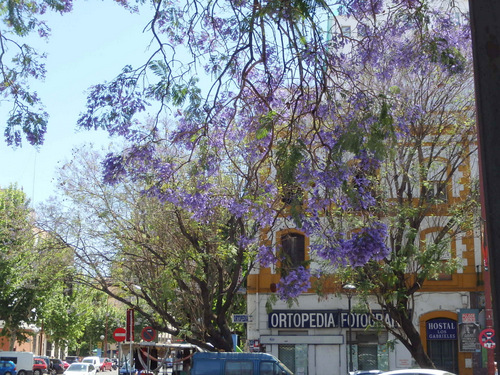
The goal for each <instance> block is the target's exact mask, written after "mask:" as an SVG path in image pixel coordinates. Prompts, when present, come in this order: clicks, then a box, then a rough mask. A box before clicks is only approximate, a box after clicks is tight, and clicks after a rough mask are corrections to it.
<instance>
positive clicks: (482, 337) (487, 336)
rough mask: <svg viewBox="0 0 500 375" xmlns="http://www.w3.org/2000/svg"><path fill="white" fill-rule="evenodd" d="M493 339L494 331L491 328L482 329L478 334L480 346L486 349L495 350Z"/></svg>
mask: <svg viewBox="0 0 500 375" xmlns="http://www.w3.org/2000/svg"><path fill="white" fill-rule="evenodd" d="M493 337H495V330H494V329H493V328H486V329H483V330H482V331H481V333H480V334H479V342H480V343H481V346H482V347H483V348H486V349H495V347H496V343H495V339H494V338H493Z"/></svg>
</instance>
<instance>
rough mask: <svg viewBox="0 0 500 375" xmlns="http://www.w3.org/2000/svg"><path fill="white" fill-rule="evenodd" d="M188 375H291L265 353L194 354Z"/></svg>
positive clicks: (291, 374) (278, 362) (276, 360)
mask: <svg viewBox="0 0 500 375" xmlns="http://www.w3.org/2000/svg"><path fill="white" fill-rule="evenodd" d="M192 364H193V365H192V368H191V372H190V375H293V373H292V372H291V371H290V370H289V369H288V368H287V367H286V366H285V365H284V364H283V363H281V362H280V361H279V360H278V359H277V358H275V357H273V356H272V355H271V354H266V353H194V355H193V358H192Z"/></svg>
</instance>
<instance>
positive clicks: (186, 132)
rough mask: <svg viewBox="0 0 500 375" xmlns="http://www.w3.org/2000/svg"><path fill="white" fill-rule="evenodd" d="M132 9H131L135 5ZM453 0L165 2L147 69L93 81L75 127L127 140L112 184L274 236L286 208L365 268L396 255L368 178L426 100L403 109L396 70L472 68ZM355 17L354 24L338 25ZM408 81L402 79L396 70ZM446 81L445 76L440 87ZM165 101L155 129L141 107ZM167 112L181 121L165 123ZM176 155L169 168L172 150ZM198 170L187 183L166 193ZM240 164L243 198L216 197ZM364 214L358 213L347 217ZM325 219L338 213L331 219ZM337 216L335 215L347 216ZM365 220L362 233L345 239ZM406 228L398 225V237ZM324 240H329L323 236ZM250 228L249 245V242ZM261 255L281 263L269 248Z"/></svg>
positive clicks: (108, 164) (113, 161)
mask: <svg viewBox="0 0 500 375" xmlns="http://www.w3.org/2000/svg"><path fill="white" fill-rule="evenodd" d="M122 3H123V4H124V5H125V6H129V7H130V6H131V4H127V3H126V2H125V1H124V2H122ZM460 4H462V2H456V1H451V0H442V1H439V0H436V1H431V0H371V1H366V0H333V1H331V2H324V1H321V0H312V1H305V0H293V1H288V2H283V1H273V0H271V1H265V0H255V1H246V0H217V1H212V2H204V1H197V0H185V1H182V2H172V1H168V0H156V1H152V2H151V3H149V2H148V3H141V4H139V9H140V6H152V7H154V8H155V10H156V12H155V14H154V17H153V19H152V20H151V22H150V23H149V24H148V30H149V31H150V32H151V35H152V41H153V45H155V46H156V47H157V49H156V50H154V51H153V52H152V54H151V57H150V59H149V60H147V61H145V64H144V65H143V66H141V67H131V66H128V65H126V62H124V65H125V67H124V69H123V71H122V72H121V73H120V74H119V75H118V76H117V77H116V79H113V80H111V81H110V82H108V83H103V84H99V85H96V86H94V87H92V88H91V90H90V94H89V96H88V102H87V108H86V109H85V110H84V111H83V112H82V114H81V117H80V119H79V121H78V125H79V126H80V127H83V128H86V129H94V128H96V129H97V128H103V129H106V130H108V131H109V133H110V134H111V135H115V136H121V137H123V138H124V139H125V140H126V141H127V142H128V144H129V145H130V146H129V147H128V148H127V149H126V150H124V151H122V152H118V153H112V154H109V155H108V157H107V159H106V161H105V163H104V167H105V173H104V180H105V181H106V182H107V183H109V184H111V185H113V184H118V183H119V182H120V181H121V180H122V179H124V178H131V179H134V180H140V181H143V182H145V183H146V187H147V189H146V190H147V192H148V193H149V194H152V195H154V196H156V197H157V198H158V199H159V200H160V201H162V202H169V203H171V204H174V205H177V206H178V207H182V209H184V210H186V212H191V213H193V218H195V219H196V220H198V221H199V222H200V223H203V222H204V220H207V218H209V217H210V215H211V214H212V209H213V207H214V204H216V205H217V207H223V208H225V209H227V210H228V211H229V212H231V213H232V214H233V215H235V217H236V219H238V220H243V221H245V222H246V221H250V220H254V221H256V225H257V226H258V227H259V228H262V229H266V232H265V233H269V235H272V233H273V231H272V227H273V224H274V223H275V222H276V220H277V219H278V218H279V217H282V216H283V215H290V216H291V217H292V218H293V219H294V221H295V225H296V226H297V227H300V228H301V229H302V230H303V231H304V232H305V234H306V235H307V236H309V237H310V238H318V239H319V240H318V243H317V244H315V247H314V248H313V249H312V250H313V251H315V253H316V255H317V256H318V257H319V258H322V259H324V260H325V261H327V262H329V264H333V265H335V266H338V265H355V266H363V265H364V264H366V263H367V262H369V261H371V260H374V261H378V260H383V259H385V258H386V257H387V256H388V255H389V252H390V251H389V248H388V246H387V237H388V233H389V232H390V230H391V228H389V227H388V223H387V222H385V221H384V219H383V217H381V215H379V214H377V213H376V211H377V210H375V209H374V208H375V207H377V199H376V198H377V196H376V195H375V192H374V190H373V189H370V188H368V185H367V184H368V179H367V178H366V176H372V175H373V174H374V171H376V170H377V169H379V167H380V166H381V163H382V162H383V161H384V160H386V159H387V157H388V156H390V155H389V151H390V146H391V145H393V144H394V143H391V142H394V140H399V139H401V138H402V137H403V136H406V135H407V134H409V130H408V129H411V126H410V125H411V124H412V123H413V122H414V121H415V118H417V119H418V118H419V117H420V116H421V110H422V103H419V102H418V101H410V102H408V103H407V105H405V106H401V105H399V102H398V101H401V100H402V97H401V96H400V95H399V94H398V87H393V85H394V77H398V75H403V73H402V72H404V73H405V74H406V78H407V79H408V80H409V81H408V82H407V83H408V84H410V83H413V81H412V80H413V79H415V77H420V76H425V74H426V73H427V74H430V75H432V74H434V72H439V74H443V75H446V76H448V77H453V76H456V75H459V74H462V73H463V72H466V71H467V69H468V63H469V60H468V59H469V52H468V51H469V48H470V47H469V35H468V30H469V26H468V21H467V19H466V17H465V14H466V13H465V12H464V9H462V8H460V7H459V5H460ZM346 24H349V25H351V26H352V30H351V32H348V31H347V29H346V28H344V27H343V26H344V25H346ZM401 78H402V80H401V81H400V82H401V83H399V81H398V83H397V84H396V86H398V85H404V82H405V77H404V76H402V77H401ZM436 84H444V85H446V84H447V81H440V82H436ZM150 105H151V106H152V107H151V108H153V106H154V108H155V111H156V113H155V119H156V122H155V123H154V124H153V126H147V127H146V126H144V124H143V123H141V114H142V113H145V112H146V110H147V108H148V107H149V106H150ZM163 116H166V117H170V118H172V119H173V120H175V122H173V125H171V126H170V129H169V131H168V132H165V131H164V129H163V127H162V125H161V124H162V123H161V122H160V121H159V120H160V119H161V118H162V117H163ZM169 147H172V148H175V149H177V150H180V151H181V152H182V158H180V159H179V160H171V161H169V162H168V163H166V162H165V160H164V158H163V156H162V155H163V153H162V150H164V149H165V148H169ZM191 165H192V166H193V167H192V168H191V169H190V170H191V179H192V181H193V182H194V183H195V185H194V186H195V187H196V189H193V187H192V186H190V187H189V188H186V189H171V188H170V186H172V183H174V182H175V181H176V179H177V178H178V176H179V172H181V173H182V172H183V171H185V170H186V167H189V166H191ZM228 168H229V169H231V171H232V172H236V173H237V175H238V178H239V179H240V180H241V181H243V182H244V186H245V194H244V195H235V196H232V197H231V196H229V197H227V199H225V200H215V199H214V197H219V193H220V189H219V188H220V187H219V186H218V185H217V183H216V182H217V181H219V178H220V176H223V175H224V174H225V172H226V171H227V170H228ZM353 210H356V211H360V210H362V211H363V215H359V216H357V217H356V218H357V220H356V221H355V222H352V223H349V222H348V221H345V220H344V221H343V220H342V219H343V218H344V217H345V213H349V212H351V211H353ZM324 217H333V218H335V220H332V222H331V225H330V226H329V227H328V228H327V231H326V232H325V228H324V226H323V225H322V224H323V222H324V221H323V218H324ZM339 223H340V224H339ZM352 230H356V231H357V232H356V233H357V234H356V235H355V236H352V237H351V236H350V233H351V232H352ZM403 233H404V232H403ZM321 239H323V241H322V242H321V241H320V240H321ZM246 240H247V238H246V237H245V235H242V238H241V241H246ZM260 255H261V256H260V259H261V261H262V262H263V263H264V264H266V263H269V262H270V261H275V253H274V252H273V249H269V248H266V247H265V246H262V247H261V249H260ZM309 276H310V275H309V271H308V269H307V268H300V269H298V270H296V271H295V272H290V273H288V274H287V278H286V279H283V280H282V283H281V286H280V293H281V295H282V296H283V298H287V297H294V296H295V295H297V294H298V293H300V292H301V291H304V290H305V289H307V287H308V282H307V280H308V279H309Z"/></svg>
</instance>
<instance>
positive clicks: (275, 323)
mask: <svg viewBox="0 0 500 375" xmlns="http://www.w3.org/2000/svg"><path fill="white" fill-rule="evenodd" d="M372 314H373V316H374V317H375V319H374V318H373V316H372V315H370V314H369V313H354V312H352V313H351V314H349V311H346V310H276V311H273V312H271V313H270V314H269V316H268V326H269V328H348V327H351V328H368V327H372V326H375V325H376V324H377V321H378V320H383V321H385V323H387V324H389V325H390V326H391V327H394V321H393V320H392V319H391V318H390V316H389V314H387V313H382V312H380V311H374V312H373V313H372Z"/></svg>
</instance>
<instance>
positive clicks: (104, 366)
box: [99, 358, 113, 371]
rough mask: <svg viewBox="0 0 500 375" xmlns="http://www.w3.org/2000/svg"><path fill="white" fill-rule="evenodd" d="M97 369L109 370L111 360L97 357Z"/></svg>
mask: <svg viewBox="0 0 500 375" xmlns="http://www.w3.org/2000/svg"><path fill="white" fill-rule="evenodd" d="M99 362H100V363H99V371H111V370H112V369H113V362H111V360H110V359H109V358H99Z"/></svg>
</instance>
